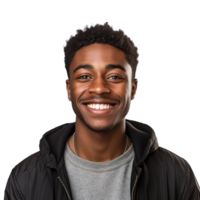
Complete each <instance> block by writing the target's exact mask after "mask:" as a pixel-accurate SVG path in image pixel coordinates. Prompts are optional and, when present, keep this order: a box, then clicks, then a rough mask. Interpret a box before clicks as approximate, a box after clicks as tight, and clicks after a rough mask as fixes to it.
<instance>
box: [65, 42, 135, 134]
mask: <svg viewBox="0 0 200 200" xmlns="http://www.w3.org/2000/svg"><path fill="white" fill-rule="evenodd" d="M69 73H70V81H69V80H67V81H66V84H67V92H68V99H69V100H70V101H72V107H73V110H74V112H75V114H76V118H79V121H81V122H82V123H84V124H85V125H86V126H87V127H89V128H90V129H91V130H93V131H96V132H103V131H104V132H105V131H109V130H111V129H112V128H113V127H115V126H116V125H117V124H118V123H119V122H121V120H125V116H126V114H127V113H128V110H129V107H130V102H131V100H132V99H133V98H134V95H135V92H136V89H137V80H136V79H135V80H134V82H132V68H131V66H130V65H129V64H128V62H127V61H126V58H125V54H124V52H123V51H121V50H119V49H117V48H115V47H113V46H110V45H107V44H97V43H95V44H91V45H89V46H86V47H83V48H81V49H79V50H78V51H77V52H76V54H75V56H74V58H73V60H72V62H71V64H70V67H69Z"/></svg>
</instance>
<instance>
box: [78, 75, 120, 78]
mask: <svg viewBox="0 0 200 200" xmlns="http://www.w3.org/2000/svg"><path fill="white" fill-rule="evenodd" d="M81 77H89V76H87V75H83V76H80V77H79V78H78V79H85V78H81ZM110 77H117V78H118V79H122V78H120V77H119V76H110ZM110 77H109V78H110Z"/></svg>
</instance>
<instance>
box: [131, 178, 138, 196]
mask: <svg viewBox="0 0 200 200" xmlns="http://www.w3.org/2000/svg"><path fill="white" fill-rule="evenodd" d="M137 179H138V175H136V178H135V182H134V185H133V189H132V200H133V192H134V190H135V186H136V183H137Z"/></svg>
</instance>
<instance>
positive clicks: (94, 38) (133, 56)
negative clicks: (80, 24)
mask: <svg viewBox="0 0 200 200" xmlns="http://www.w3.org/2000/svg"><path fill="white" fill-rule="evenodd" d="M94 43H101V44H109V45H111V46H114V47H116V48H118V49H120V50H121V51H123V52H124V53H125V55H126V59H127V62H128V63H129V64H130V66H131V67H132V81H133V80H134V78H135V72H136V67H137V64H138V53H137V47H136V46H135V45H134V43H133V42H132V41H131V39H130V38H129V37H127V36H126V35H125V34H124V32H123V31H122V30H119V31H114V30H113V28H112V27H111V26H110V25H109V24H108V22H106V23H105V24H104V25H100V24H96V25H95V26H91V27H89V28H88V27H87V26H86V27H85V29H84V30H77V34H76V35H75V36H71V37H70V39H69V40H68V41H66V46H65V47H64V53H65V68H66V70H67V75H68V78H69V79H70V74H69V66H70V63H71V61H72V59H73V57H74V55H75V53H76V51H78V50H79V49H80V48H82V47H84V46H88V45H90V44H94Z"/></svg>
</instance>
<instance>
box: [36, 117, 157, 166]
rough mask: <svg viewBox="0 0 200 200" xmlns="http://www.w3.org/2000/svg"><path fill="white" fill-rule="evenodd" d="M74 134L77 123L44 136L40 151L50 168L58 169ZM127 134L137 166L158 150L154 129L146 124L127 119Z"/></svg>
mask: <svg viewBox="0 0 200 200" xmlns="http://www.w3.org/2000/svg"><path fill="white" fill-rule="evenodd" d="M74 132H75V123H68V124H63V125H61V126H58V127H56V128H54V129H52V130H50V131H48V132H46V133H45V134H44V135H43V137H42V139H41V140H40V150H41V152H42V154H43V155H44V157H45V159H46V161H47V163H48V165H49V166H50V167H55V168H57V167H58V165H59V163H60V161H61V160H62V158H63V153H64V149H65V146H66V142H67V140H68V139H69V137H70V136H71V135H72V134H73V133H74ZM126 134H127V135H128V136H129V137H130V139H131V141H132V143H133V148H134V151H135V160H136V161H135V164H136V165H137V166H139V165H140V164H141V163H142V162H143V161H144V160H145V158H146V157H147V155H149V154H150V153H152V152H153V151H155V150H156V149H157V148H158V142H157V138H156V135H155V133H154V131H153V129H152V128H151V127H150V126H148V125H146V124H142V123H139V122H136V121H131V120H127V119H126ZM52 161H54V162H52Z"/></svg>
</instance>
